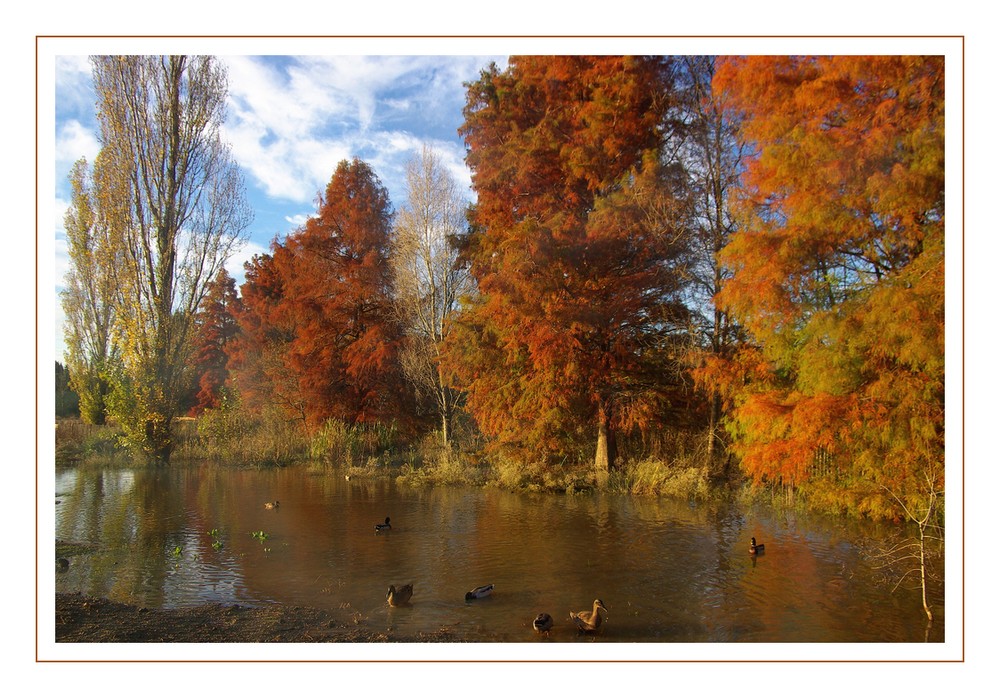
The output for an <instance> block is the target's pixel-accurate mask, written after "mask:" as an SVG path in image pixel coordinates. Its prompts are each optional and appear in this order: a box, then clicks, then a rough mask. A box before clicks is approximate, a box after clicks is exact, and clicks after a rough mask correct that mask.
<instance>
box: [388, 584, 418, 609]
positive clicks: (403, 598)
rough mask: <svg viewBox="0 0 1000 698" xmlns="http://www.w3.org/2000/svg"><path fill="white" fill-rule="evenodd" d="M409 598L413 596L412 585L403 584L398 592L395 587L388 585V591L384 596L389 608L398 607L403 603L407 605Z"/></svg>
mask: <svg viewBox="0 0 1000 698" xmlns="http://www.w3.org/2000/svg"><path fill="white" fill-rule="evenodd" d="M411 596H413V585H412V584H405V585H403V586H401V587H400V588H399V589H398V590H397V589H396V587H395V586H393V585H392V584H390V585H389V591H387V592H386V594H385V598H386V601H388V602H389V605H390V606H400V605H402V604H404V603H409V601H410V597H411Z"/></svg>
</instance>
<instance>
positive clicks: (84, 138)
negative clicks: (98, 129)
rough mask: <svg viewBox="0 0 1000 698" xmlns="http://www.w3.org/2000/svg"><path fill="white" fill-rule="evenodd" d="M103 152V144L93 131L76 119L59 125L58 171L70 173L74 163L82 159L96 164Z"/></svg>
mask: <svg viewBox="0 0 1000 698" xmlns="http://www.w3.org/2000/svg"><path fill="white" fill-rule="evenodd" d="M100 150H101V144H100V143H99V142H98V140H97V136H96V135H95V134H94V132H93V130H91V129H89V128H87V127H86V126H84V125H83V124H82V123H80V122H79V121H77V120H76V119H71V120H69V121H66V122H64V123H62V124H60V125H59V127H58V130H57V132H56V171H57V172H58V173H68V172H69V169H70V167H72V165H73V163H74V162H76V161H77V160H79V159H80V158H82V157H85V158H87V161H88V162H90V163H93V162H94V159H95V158H96V157H97V154H98V153H99V152H100Z"/></svg>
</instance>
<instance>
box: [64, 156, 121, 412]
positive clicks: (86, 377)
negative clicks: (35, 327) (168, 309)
mask: <svg viewBox="0 0 1000 698" xmlns="http://www.w3.org/2000/svg"><path fill="white" fill-rule="evenodd" d="M69 179H70V187H71V189H72V199H71V204H70V208H69V209H68V210H67V211H66V216H65V229H66V247H67V253H68V255H69V271H68V272H67V273H66V279H65V286H64V288H63V291H62V293H61V302H62V307H63V312H64V313H65V315H66V324H65V328H64V335H65V343H66V367H67V369H68V370H69V375H70V384H71V386H72V388H73V390H74V391H75V392H76V394H77V395H79V397H80V417H81V418H82V419H83V420H84V421H85V422H87V423H89V424H104V421H105V418H106V416H107V405H106V404H105V403H106V401H107V397H108V393H109V391H110V389H111V386H110V384H109V382H108V377H109V374H110V371H111V369H112V366H113V364H114V362H115V359H116V355H117V350H116V348H115V345H114V344H113V342H112V330H113V328H114V324H115V317H116V310H115V276H114V270H115V267H116V266H117V263H118V256H117V255H118V252H117V246H116V245H114V244H112V241H111V240H110V238H109V237H108V233H109V227H108V222H107V220H105V219H102V217H101V210H100V201H99V200H98V199H97V196H96V192H95V189H94V182H93V180H92V172H91V169H90V166H89V165H88V164H87V161H86V160H84V159H81V160H78V161H77V162H76V163H75V164H74V165H73V169H72V171H71V172H70V178H69Z"/></svg>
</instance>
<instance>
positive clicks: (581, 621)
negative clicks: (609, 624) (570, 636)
mask: <svg viewBox="0 0 1000 698" xmlns="http://www.w3.org/2000/svg"><path fill="white" fill-rule="evenodd" d="M598 609H604V612H605V613H607V611H608V608H607V606H605V605H604V602H603V601H601V600H600V599H594V610H593V611H580V612H579V613H573V612H572V611H570V613H569V617H570V618H572V619H573V622H574V623H576V627H577V630H579V631H580V632H582V633H592V632H594V631H595V630H597V629H598V628H600V627H601V614H600V613H598Z"/></svg>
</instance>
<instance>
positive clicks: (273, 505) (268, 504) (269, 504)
mask: <svg viewBox="0 0 1000 698" xmlns="http://www.w3.org/2000/svg"><path fill="white" fill-rule="evenodd" d="M264 508H265V509H277V508H278V500H277V499H275V500H274V501H273V502H264Z"/></svg>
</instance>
